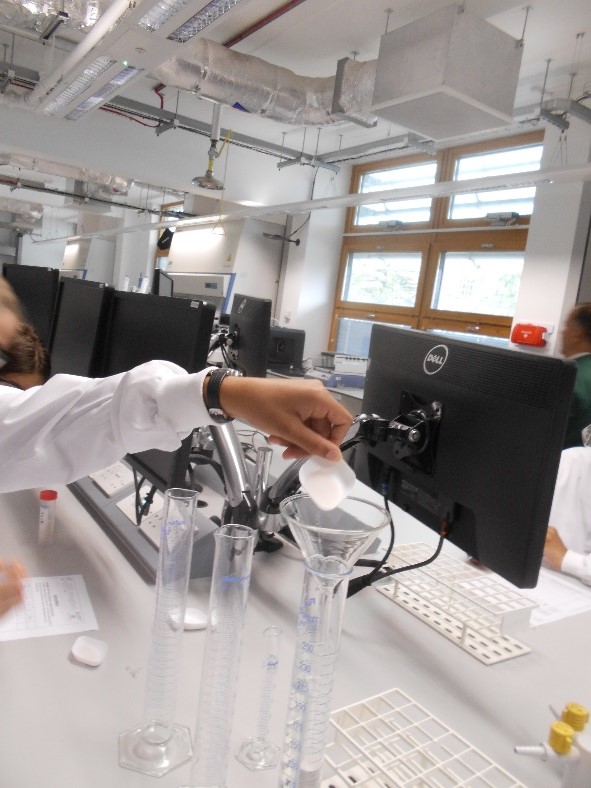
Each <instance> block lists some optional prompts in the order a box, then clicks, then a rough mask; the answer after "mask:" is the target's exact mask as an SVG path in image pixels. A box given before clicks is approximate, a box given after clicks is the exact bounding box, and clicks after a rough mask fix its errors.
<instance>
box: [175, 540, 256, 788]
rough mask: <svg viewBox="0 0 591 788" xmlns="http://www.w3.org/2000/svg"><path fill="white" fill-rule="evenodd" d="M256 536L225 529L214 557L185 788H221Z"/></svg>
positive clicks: (224, 776)
mask: <svg viewBox="0 0 591 788" xmlns="http://www.w3.org/2000/svg"><path fill="white" fill-rule="evenodd" d="M256 539H257V532H256V531H254V530H253V529H252V528H249V527H247V526H246V525H235V524H230V525H224V526H222V527H221V528H219V529H218V530H217V531H216V532H215V534H214V540H215V553H214V562H213V574H212V578H211V593H210V599H209V621H208V625H207V635H206V642H205V655H204V660H203V667H202V672H201V688H200V691H199V710H198V713H197V724H196V728H195V755H194V758H193V763H192V766H191V776H190V788H223V787H224V786H225V779H226V769H227V765H228V757H229V750H230V736H231V732H232V716H233V711H234V700H235V696H236V689H237V684H238V668H239V663H240V651H241V648H242V632H243V628H244V614H245V610H246V602H247V599H248V589H249V585H250V572H251V567H252V555H253V552H254V547H255V544H256Z"/></svg>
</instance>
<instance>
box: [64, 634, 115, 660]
mask: <svg viewBox="0 0 591 788" xmlns="http://www.w3.org/2000/svg"><path fill="white" fill-rule="evenodd" d="M108 650H109V647H108V646H107V644H106V643H105V641H104V640H98V639H97V638H90V637H88V636H87V635H81V636H80V637H79V638H78V639H77V640H76V642H75V643H74V645H73V646H72V651H71V652H70V653H71V654H72V656H73V657H74V659H75V660H77V661H78V662H82V664H84V665H90V666H91V667H93V668H96V667H97V666H98V665H100V664H101V662H102V661H103V660H104V658H105V657H106V656H107V651H108Z"/></svg>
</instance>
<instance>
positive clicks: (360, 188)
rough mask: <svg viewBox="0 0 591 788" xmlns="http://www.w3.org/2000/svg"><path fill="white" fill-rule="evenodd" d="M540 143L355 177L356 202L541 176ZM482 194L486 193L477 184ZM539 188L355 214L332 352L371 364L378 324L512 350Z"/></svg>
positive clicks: (525, 140) (407, 161)
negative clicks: (367, 358)
mask: <svg viewBox="0 0 591 788" xmlns="http://www.w3.org/2000/svg"><path fill="white" fill-rule="evenodd" d="M542 142H543V134H542V133H540V132H534V133H531V132H530V133H525V134H522V135H519V136H516V137H513V138H505V139H502V140H493V141H488V142H487V143H482V142H479V143H475V144H472V145H467V146H461V147H457V148H449V149H446V150H443V151H440V152H439V153H438V154H437V155H436V156H433V157H429V156H426V155H420V156H409V157H404V158H400V159H394V160H389V161H387V162H379V163H376V162H372V163H370V164H363V165H359V166H358V167H355V168H354V172H353V178H352V190H353V191H354V192H356V193H361V194H365V193H369V192H379V191H384V190H386V189H397V188H401V189H403V188H406V187H409V186H421V185H422V186H424V185H430V184H434V183H437V182H445V181H453V180H456V181H469V180H471V179H481V178H484V177H488V176H492V175H508V174H512V173H516V172H529V171H535V170H538V169H539V167H540V161H541V155H542V147H543V146H542ZM478 185H480V184H478ZM534 196H535V188H530V187H523V188H507V189H495V190H489V189H481V190H480V191H470V192H468V193H465V194H455V195H453V196H451V197H438V198H429V197H426V198H425V197H421V198H420V199H417V198H413V199H400V200H395V199H394V200H387V201H383V202H378V203H375V204H372V205H365V206H358V207H357V208H353V209H351V210H350V211H349V213H348V217H347V229H346V233H345V236H344V239H343V248H342V253H341V265H340V270H339V278H338V283H337V291H336V296H335V302H334V308H333V320H332V327H331V335H330V342H329V349H330V350H336V351H337V352H341V353H351V354H354V355H364V354H365V353H366V352H367V348H368V347H369V335H370V332H371V326H372V325H373V323H375V322H383V323H393V324H396V325H405V326H409V327H414V328H420V329H424V330H430V331H438V332H447V333H449V332H453V333H456V334H460V335H461V334H465V335H468V336H473V337H474V338H475V339H476V340H477V341H490V342H497V343H498V342H506V341H507V339H508V337H509V331H510V328H511V322H512V319H513V314H514V311H515V305H516V302H517V296H518V293H519V284H520V280H521V273H522V270H523V261H524V250H525V244H526V241H527V229H528V225H529V217H530V216H531V213H532V210H533V204H534Z"/></svg>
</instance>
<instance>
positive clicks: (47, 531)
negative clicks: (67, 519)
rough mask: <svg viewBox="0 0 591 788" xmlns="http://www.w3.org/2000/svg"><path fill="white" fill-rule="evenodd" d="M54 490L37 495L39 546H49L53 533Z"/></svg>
mask: <svg viewBox="0 0 591 788" xmlns="http://www.w3.org/2000/svg"><path fill="white" fill-rule="evenodd" d="M56 498H57V492H56V491H55V490H41V492H40V493H39V537H38V541H39V544H51V543H52V542H53V536H54V531H55V501H56Z"/></svg>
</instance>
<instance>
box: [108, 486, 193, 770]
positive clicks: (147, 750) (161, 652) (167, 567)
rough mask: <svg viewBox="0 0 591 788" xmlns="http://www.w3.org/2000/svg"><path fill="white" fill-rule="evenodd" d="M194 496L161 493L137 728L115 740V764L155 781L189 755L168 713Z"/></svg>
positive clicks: (185, 732)
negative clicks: (153, 592)
mask: <svg viewBox="0 0 591 788" xmlns="http://www.w3.org/2000/svg"><path fill="white" fill-rule="evenodd" d="M197 497H198V493H197V492H195V490H184V489H181V488H173V489H170V490H167V491H166V495H165V497H164V509H163V518H162V527H161V532H160V552H159V556H158V570H157V574H156V609H155V612H154V623H153V626H152V640H151V644H150V657H149V663H148V677H147V680H146V692H145V700H144V713H143V718H142V721H141V723H140V724H139V725H138V726H136V727H135V728H132V729H130V730H128V731H125V732H124V733H122V734H121V735H120V736H119V763H120V765H121V766H124V767H125V768H127V769H133V770H134V771H138V772H142V773H143V774H149V775H151V776H152V777H160V776H162V775H163V774H165V773H166V772H168V771H170V770H171V769H174V768H175V767H176V766H179V765H180V764H182V763H185V762H186V761H188V760H189V759H190V758H191V755H192V754H193V749H192V744H191V735H190V731H189V729H188V728H187V727H185V726H182V725H178V724H175V722H174V714H175V708H176V697H177V688H178V678H179V671H180V660H181V655H182V635H183V624H184V618H185V610H186V604H187V592H188V585H189V574H190V567H191V555H192V547H193V535H194V531H195V514H196V511H197Z"/></svg>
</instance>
